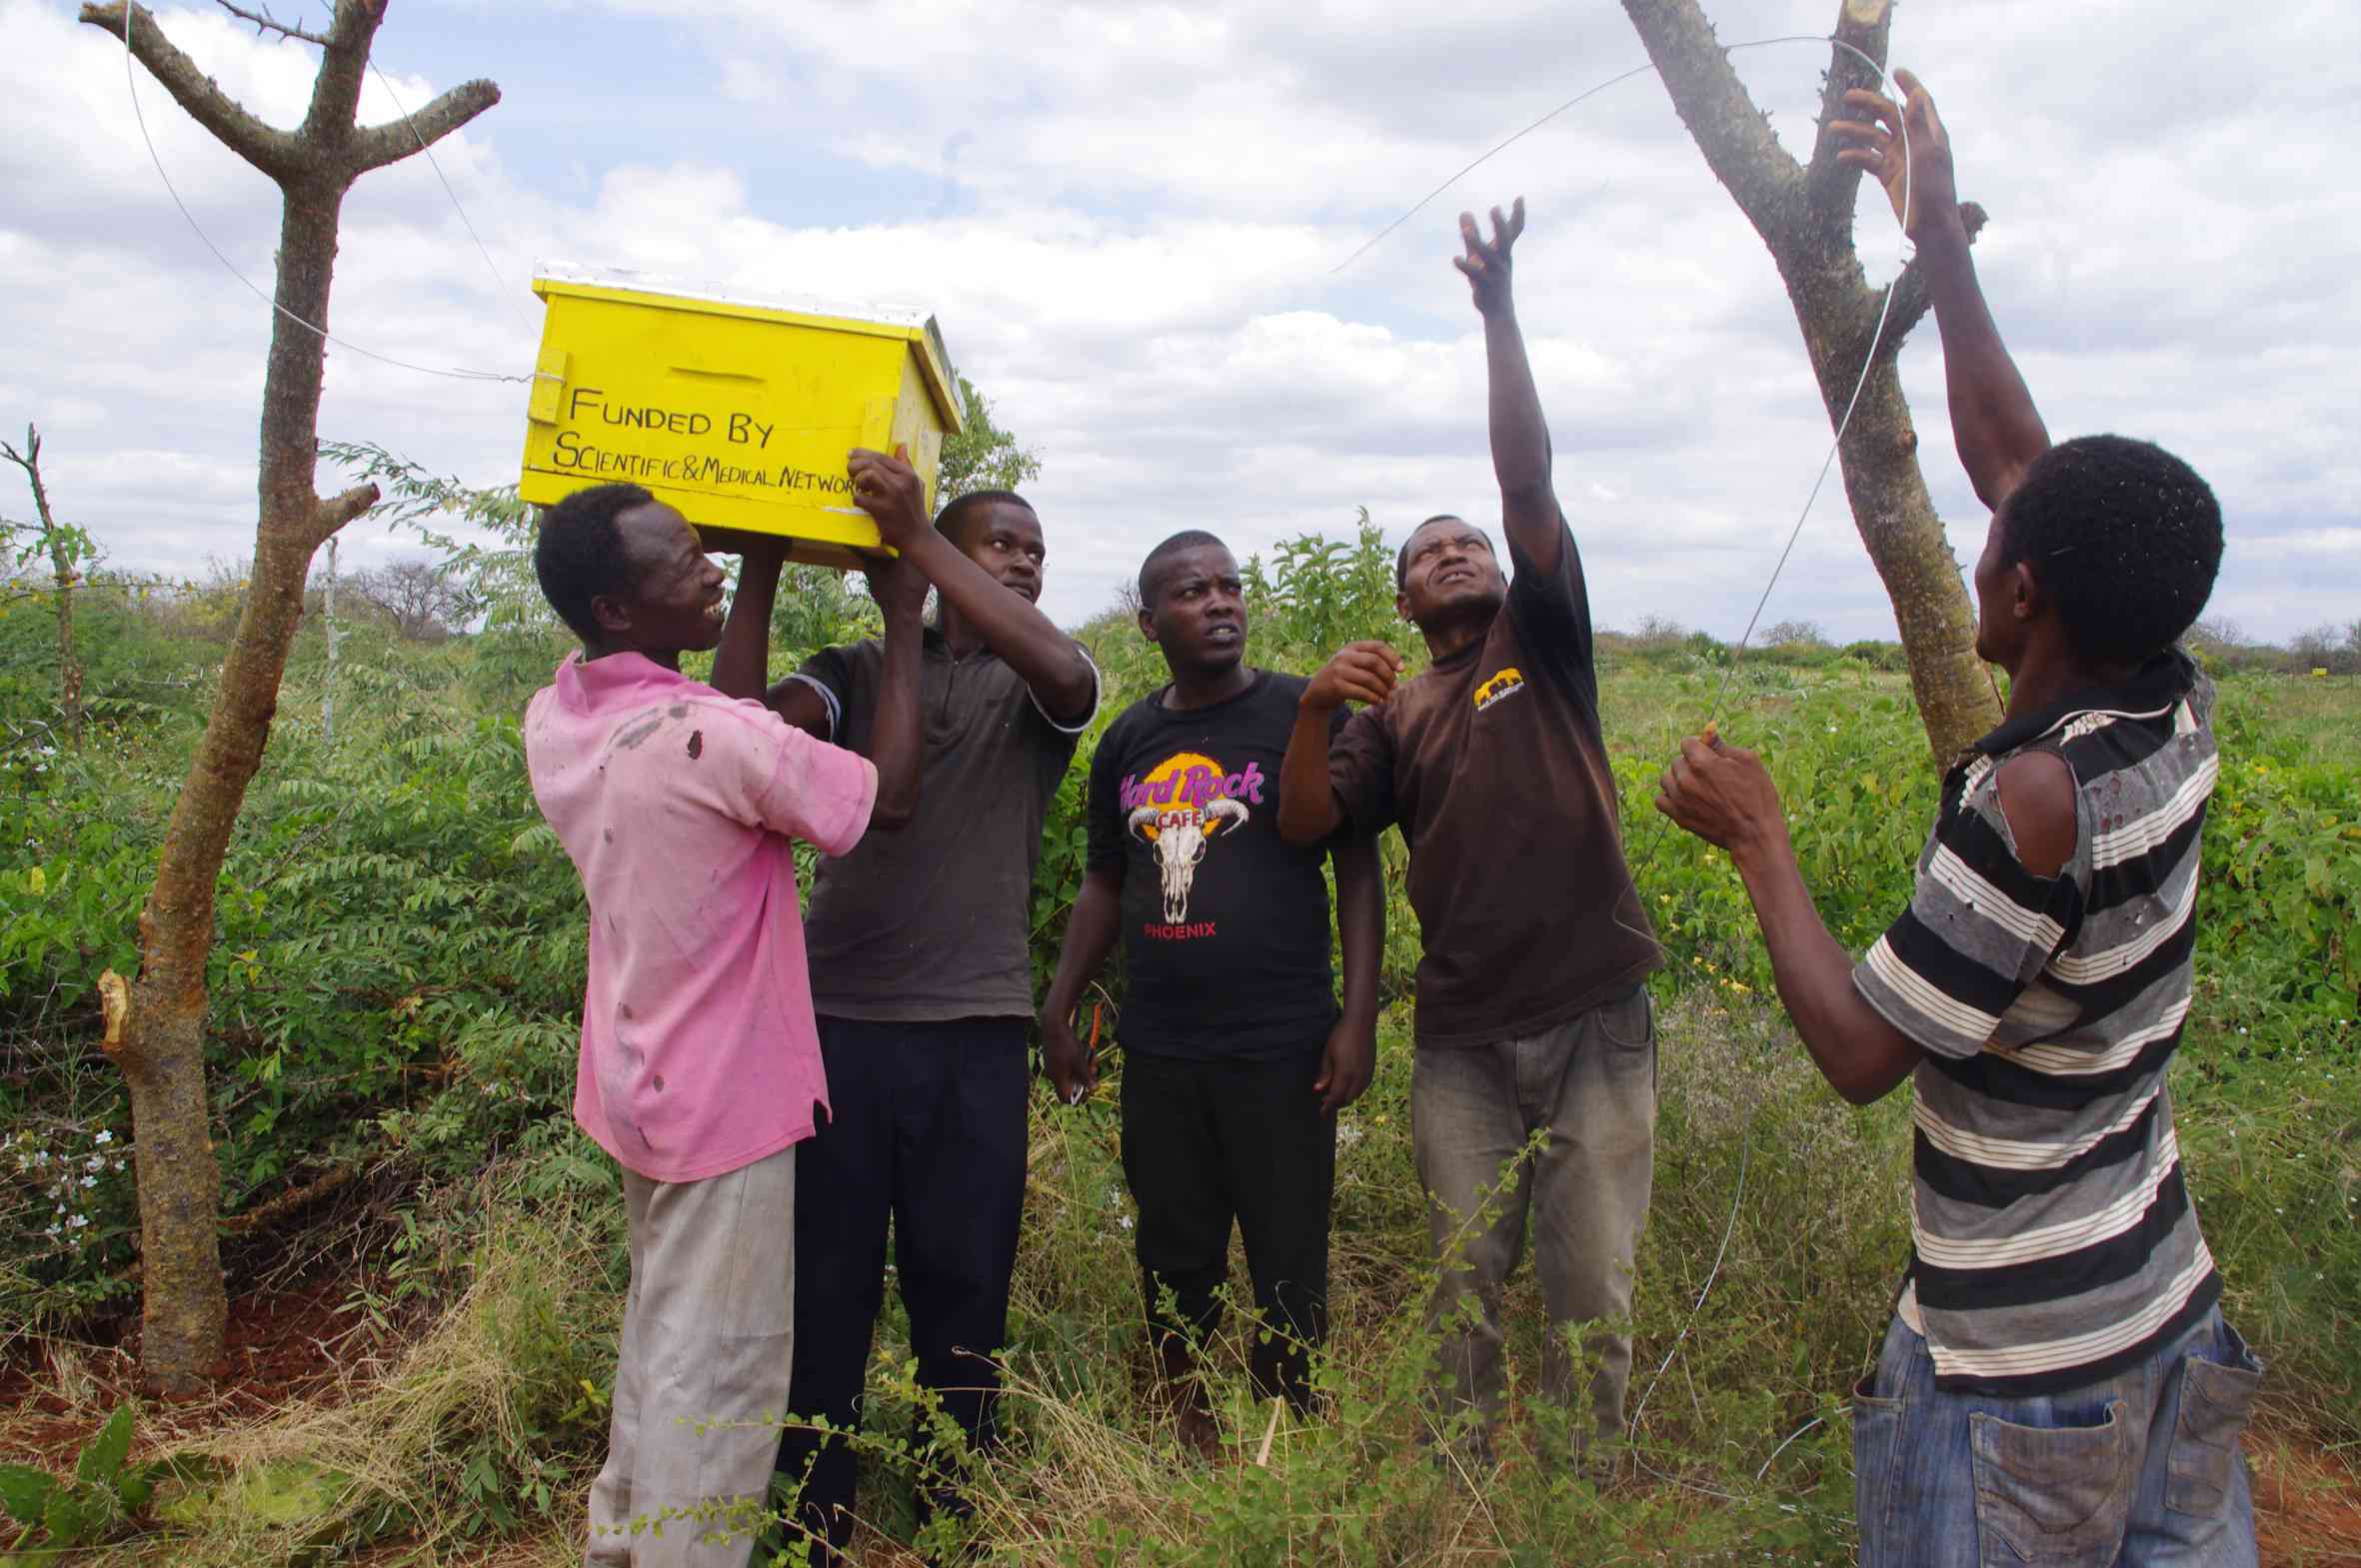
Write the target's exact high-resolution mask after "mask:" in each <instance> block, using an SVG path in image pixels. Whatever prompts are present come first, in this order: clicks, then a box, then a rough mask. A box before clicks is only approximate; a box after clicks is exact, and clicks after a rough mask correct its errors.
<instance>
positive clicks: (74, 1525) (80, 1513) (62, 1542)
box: [41, 1485, 106, 1546]
mask: <svg viewBox="0 0 2361 1568" xmlns="http://www.w3.org/2000/svg"><path fill="white" fill-rule="evenodd" d="M105 1522H106V1511H105V1510H104V1509H103V1508H102V1507H101V1506H100V1505H99V1501H98V1498H97V1495H96V1494H94V1493H91V1492H86V1491H84V1490H83V1489H82V1488H81V1487H79V1486H64V1485H60V1486H57V1487H53V1488H52V1489H51V1490H50V1493H49V1505H48V1506H47V1507H46V1508H44V1509H43V1510H42V1511H41V1528H42V1529H43V1530H45V1531H47V1532H48V1534H49V1540H50V1544H52V1545H55V1546H81V1545H83V1544H84V1543H86V1542H88V1541H89V1540H90V1539H91V1538H92V1537H94V1536H96V1535H97V1534H98V1532H99V1527H100V1526H101V1525H103V1524H104V1523H105Z"/></svg>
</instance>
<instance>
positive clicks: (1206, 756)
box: [1042, 532, 1385, 1451]
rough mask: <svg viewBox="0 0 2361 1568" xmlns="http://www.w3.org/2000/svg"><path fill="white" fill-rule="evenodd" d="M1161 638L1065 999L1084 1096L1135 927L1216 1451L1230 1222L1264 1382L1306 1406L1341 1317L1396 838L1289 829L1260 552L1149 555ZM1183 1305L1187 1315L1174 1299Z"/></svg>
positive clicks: (1171, 1215)
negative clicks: (1348, 1147)
mask: <svg viewBox="0 0 2361 1568" xmlns="http://www.w3.org/2000/svg"><path fill="white" fill-rule="evenodd" d="M1140 603H1141V610H1140V631H1141V634H1142V635H1143V636H1144V637H1146V638H1147V639H1148V640H1149V641H1150V642H1153V643H1155V644H1156V645H1157V647H1158V648H1159V649H1160V650H1161V651H1162V652H1163V654H1164V657H1165V663H1166V665H1167V666H1168V667H1169V668H1170V669H1171V670H1172V673H1173V684H1172V685H1171V686H1168V687H1166V688H1165V689H1164V690H1163V691H1161V692H1158V693H1156V694H1154V695H1153V696H1150V697H1145V698H1142V699H1141V700H1140V701H1139V702H1137V703H1135V704H1133V705H1132V706H1131V707H1130V708H1129V709H1127V710H1125V711H1124V713H1123V715H1122V716H1121V717H1120V718H1118V719H1117V720H1116V722H1115V723H1114V724H1112V725H1110V726H1109V727H1108V730H1107V734H1106V736H1105V737H1104V738H1103V739H1102V740H1101V741H1100V743H1099V750H1098V753H1097V755H1096V756H1095V757H1094V758H1093V759H1092V762H1091V780H1090V805H1089V820H1090V853H1089V867H1088V871H1087V874H1086V875H1085V878H1084V881H1083V890H1082V893H1081V895H1080V896H1079V897H1077V898H1076V900H1075V905H1074V913H1073V917H1072V919H1071V920H1070V921H1069V923H1068V925H1067V931H1066V946H1065V950H1064V951H1063V952H1062V953H1061V954H1060V955H1059V960H1058V974H1057V977H1056V979H1055V980H1054V981H1052V983H1051V986H1050V993H1049V996H1048V998H1047V1000H1046V1001H1045V1002H1044V1003H1043V1006H1042V1031H1043V1038H1044V1055H1045V1058H1046V1060H1047V1063H1048V1066H1049V1070H1050V1076H1051V1078H1052V1080H1053V1081H1054V1082H1055V1083H1056V1084H1057V1087H1058V1092H1059V1093H1060V1095H1061V1096H1063V1097H1065V1098H1067V1099H1069V1100H1074V1099H1079V1098H1080V1097H1081V1096H1082V1095H1083V1094H1084V1093H1086V1092H1088V1091H1089V1089H1090V1088H1091V1087H1092V1086H1093V1085H1095V1084H1096V1082H1097V1080H1098V1063H1097V1061H1096V1059H1095V1058H1094V1056H1093V1054H1092V1053H1091V1051H1090V1050H1089V1049H1087V1048H1086V1047H1085V1045H1084V1044H1083V1042H1082V1041H1081V1040H1080V1039H1078V1038H1077V1036H1076V1033H1075V1029H1074V1023H1073V1014H1074V1011H1075V1005H1076V1003H1077V1002H1078V1001H1079V1000H1080V999H1081V996H1082V992H1083V989H1084V987H1085V986H1087V985H1088V984H1089V983H1090V981H1091V978H1092V976H1093V975H1094V974H1096V973H1097V972H1098V970H1099V968H1100V965H1102V964H1103V963H1105V962H1106V960H1107V957H1108V954H1109V953H1110V951H1112V950H1113V948H1114V946H1115V943H1116V939H1117V937H1118V936H1119V935H1120V936H1121V937H1122V938H1123V941H1124V946H1125V953H1126V957H1127V959H1128V965H1129V971H1130V977H1131V990H1130V994H1129V996H1128V998H1127V999H1126V1001H1125V1004H1124V1009H1123V1018H1122V1023H1121V1026H1120V1030H1119V1037H1120V1039H1121V1042H1122V1044H1123V1047H1124V1073H1123V1152H1124V1174H1125V1176H1126V1177H1127V1179H1129V1181H1130V1182H1131V1186H1132V1196H1133V1198H1134V1200H1135V1201H1136V1202H1137V1203H1138V1205H1139V1208H1140V1228H1139V1254H1140V1267H1141V1275H1142V1288H1143V1290H1144V1291H1145V1293H1146V1296H1147V1305H1148V1320H1149V1332H1150V1335H1151V1337H1152V1339H1153V1340H1154V1341H1155V1343H1156V1346H1157V1351H1158V1355H1159V1358H1160V1361H1161V1364H1162V1370H1163V1372H1164V1375H1165V1377H1166V1379H1167V1380H1168V1382H1169V1383H1170V1384H1171V1385H1172V1387H1173V1389H1174V1391H1175V1394H1176V1396H1177V1401H1178V1404H1179V1426H1180V1434H1181V1438H1182V1440H1183V1441H1184V1442H1186V1443H1188V1444H1190V1445H1191V1446H1193V1447H1196V1448H1198V1449H1200V1450H1208V1451H1209V1450H1210V1449H1211V1447H1212V1446H1213V1444H1214V1442H1215V1435H1214V1430H1213V1424H1212V1418H1211V1415H1210V1410H1209V1406H1208V1403H1207V1401H1206V1399H1205V1397H1204V1393H1203V1390H1202V1388H1201V1387H1200V1386H1199V1385H1198V1384H1197V1383H1196V1381H1195V1379H1194V1377H1193V1375H1192V1373H1193V1370H1194V1365H1195V1361H1194V1347H1195V1346H1196V1345H1198V1344H1200V1343H1201V1342H1202V1341H1203V1339H1204V1338H1205V1336H1206V1335H1208V1334H1209V1333H1211V1332H1212V1331H1213V1329H1214V1327H1215V1326H1216V1325H1217V1324H1218V1322H1219V1320H1220V1303H1219V1302H1218V1300H1217V1299H1216V1298H1215V1294H1214V1293H1215V1292H1216V1291H1217V1290H1218V1289H1219V1288H1220V1286H1221V1283H1222V1281H1223V1279H1224V1278H1225V1277H1226V1275H1227V1272H1228V1265H1227V1258H1228V1252H1229V1228H1230V1222H1231V1220H1232V1219H1233V1218H1234V1219H1235V1220H1236V1222H1237V1225H1238V1227H1239V1229H1240V1230H1241V1231H1242V1232H1243V1234H1244V1238H1245V1247H1246V1265H1247V1268H1248V1270H1249V1271H1250V1272H1251V1274H1252V1276H1253V1285H1254V1304H1255V1308H1256V1311H1257V1312H1258V1314H1259V1315H1260V1317H1261V1319H1262V1326H1264V1327H1267V1328H1268V1329H1270V1330H1272V1332H1271V1333H1270V1334H1269V1335H1268V1337H1267V1339H1265V1338H1264V1336H1262V1335H1260V1334H1257V1335H1256V1336H1255V1339H1256V1342H1255V1344H1254V1347H1253V1352H1252V1355H1251V1358H1250V1369H1251V1371H1252V1374H1253V1378H1254V1383H1255V1386H1256V1388H1257V1389H1258V1390H1259V1391H1260V1392H1261V1393H1262V1394H1263V1395H1264V1396H1266V1397H1267V1396H1271V1395H1280V1394H1283V1395H1284V1396H1286V1398H1287V1399H1288V1400H1289V1401H1290V1402H1291V1403H1293V1404H1294V1405H1295V1406H1296V1407H1297V1408H1298V1409H1300V1408H1302V1407H1303V1406H1304V1405H1305V1404H1306V1403H1307V1402H1308V1398H1309V1392H1310V1390H1309V1386H1308V1382H1307V1378H1306V1352H1307V1351H1308V1349H1309V1347H1311V1346H1312V1345H1316V1344H1317V1343H1319V1342H1320V1340H1321V1338H1322V1337H1323V1335H1324V1334H1325V1332H1326V1327H1327V1278H1328V1202H1329V1197H1330V1195H1331V1192H1332V1190H1333V1188H1334V1185H1335V1162H1336V1122H1335V1114H1334V1113H1335V1112H1336V1111H1337V1110H1338V1109H1340V1108H1341V1107H1343V1106H1345V1105H1348V1104H1350V1103H1351V1102H1352V1101H1353V1100H1354V1099H1355V1098H1356V1097H1357V1096H1358V1095H1359V1094H1360V1092H1361V1090H1362V1089H1364V1088H1366V1087H1367V1086H1368V1082H1369V1074H1370V1071H1371V1069H1372V1065H1373V1060H1374V1055H1375V1026H1376V982H1377V955H1378V950H1379V948H1381V947H1382V946H1383V944H1384V929H1385V912H1384V899H1383V897H1382V894H1381V891H1380V889H1379V885H1378V880H1377V865H1376V853H1375V849H1374V847H1373V844H1372V842H1371V841H1370V840H1368V839H1365V838H1352V837H1347V836H1341V835H1339V836H1338V837H1337V838H1335V839H1334V840H1331V841H1323V842H1321V843H1317V844H1313V845H1310V846H1308V847H1304V848H1297V847H1294V846H1292V845H1289V844H1288V843H1286V842H1285V841H1284V840H1283V839H1281V838H1280V837H1279V835H1278V770H1279V763H1280V760H1281V759H1282V758H1283V757H1284V756H1285V755H1286V747H1287V736H1288V734H1289V732H1290V731H1291V730H1292V729H1293V727H1294V724H1295V715H1296V710H1297V707H1298V704H1299V702H1300V699H1301V697H1302V692H1303V685H1304V683H1303V682H1302V680H1301V679H1299V678H1297V677H1294V676H1284V675H1275V674H1272V673H1271V672H1269V671H1263V670H1255V669H1252V668H1251V667H1249V666H1248V665H1247V664H1246V663H1245V648H1246V617H1245V605H1244V601H1243V599H1242V597H1241V593H1240V587H1239V582H1238V570H1237V563H1236V561H1235V560H1233V559H1232V558H1231V556H1230V554H1229V552H1228V550H1227V549H1225V548H1224V547H1223V546H1222V544H1221V542H1220V541H1219V540H1217V539H1215V538H1214V537H1213V536H1212V535H1210V534H1205V533H1198V532H1189V533H1184V534H1178V535H1175V536H1174V537H1173V538H1171V539H1169V540H1167V541H1165V543H1163V544H1162V545H1159V546H1158V547H1157V548H1156V549H1155V550H1154V551H1153V552H1151V553H1150V555H1149V557H1148V560H1147V562H1146V563H1145V564H1144V565H1143V566H1142V567H1141V569H1140ZM1331 857H1332V858H1333V861H1334V864H1335V870H1336V902H1337V925H1338V929H1339V931H1340V933H1341V937H1342V946H1343V955H1344V1006H1343V1009H1342V1011H1341V1012H1339V1011H1338V1008H1337V1005H1336V996H1335V990H1334V983H1333V979H1332V976H1331V974H1330V971H1329V965H1328V891H1327V882H1326V880H1325V878H1324V877H1323V876H1322V875H1321V865H1322V862H1323V861H1324V860H1327V859H1329V858H1331ZM1168 1293H1169V1296H1170V1300H1171V1303H1172V1307H1173V1308H1174V1309H1173V1310H1167V1309H1166V1305H1165V1303H1166V1301H1167V1297H1168Z"/></svg>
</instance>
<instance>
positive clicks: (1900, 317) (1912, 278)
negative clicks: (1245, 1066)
mask: <svg viewBox="0 0 2361 1568" xmlns="http://www.w3.org/2000/svg"><path fill="white" fill-rule="evenodd" d="M1959 221H1960V223H1961V224H1962V225H1963V226H1964V227H1965V228H1966V230H1967V243H1968V244H1970V245H1973V244H1975V242H1976V236H1977V235H1979V234H1981V233H1983V231H1984V221H1985V213H1984V209H1983V208H1982V207H1980V206H1978V205H1976V204H1975V203H1974V202H1961V203H1960V204H1959ZM1893 288H1894V291H1895V292H1894V308H1893V310H1892V311H1891V312H1890V313H1889V314H1888V315H1887V316H1886V319H1885V336H1884V337H1882V338H1880V339H1879V340H1878V342H1877V352H1878V353H1879V354H1880V355H1893V354H1898V353H1900V352H1901V348H1902V340H1903V339H1904V338H1906V337H1908V336H1909V335H1910V329H1911V328H1913V327H1915V326H1917V325H1918V324H1919V322H1921V321H1923V320H1924V319H1925V318H1926V313H1927V311H1928V310H1929V309H1930V308H1932V306H1933V304H1934V297H1933V296H1932V295H1930V294H1928V293H1927V292H1926V275H1925V274H1924V273H1922V272H1920V271H1919V270H1918V258H1917V257H1915V256H1913V257H1911V258H1910V260H1909V261H1908V262H1906V263H1905V264H1904V265H1903V267H1902V270H1901V273H1900V274H1899V275H1898V276H1896V277H1895V279H1894V281H1893Z"/></svg>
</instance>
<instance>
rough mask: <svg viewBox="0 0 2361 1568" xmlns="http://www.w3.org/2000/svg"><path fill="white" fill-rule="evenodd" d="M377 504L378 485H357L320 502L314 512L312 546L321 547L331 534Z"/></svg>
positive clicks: (313, 547) (315, 548)
mask: <svg viewBox="0 0 2361 1568" xmlns="http://www.w3.org/2000/svg"><path fill="white" fill-rule="evenodd" d="M376 505H377V487H376V486H375V485H355V486H354V487H353V488H352V489H350V490H348V491H345V492H343V493H342V494H341V495H335V496H330V497H329V498H328V499H327V500H325V501H323V502H321V503H320V507H319V510H318V511H317V512H315V513H314V514H313V518H312V529H313V533H314V536H315V537H314V538H313V540H312V545H311V548H312V549H314V550H317V549H319V548H320V547H321V546H322V545H325V544H326V543H328V536H329V535H331V534H334V533H335V532H336V531H337V530H338V529H340V528H342V527H344V526H345V525H346V524H347V523H350V522H351V521H352V520H353V519H355V518H357V517H359V516H360V515H361V514H362V513H364V512H366V511H368V510H369V509H370V508H371V507H374V506H376Z"/></svg>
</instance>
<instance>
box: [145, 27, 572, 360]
mask: <svg viewBox="0 0 2361 1568" xmlns="http://www.w3.org/2000/svg"><path fill="white" fill-rule="evenodd" d="M133 14H134V8H133V7H131V6H128V5H127V6H125V7H124V8H123V83H124V87H125V88H126V90H127V91H128V92H129V93H130V95H131V117H132V119H133V120H135V121H137V122H138V124H139V139H140V140H141V141H142V142H144V143H146V144H147V149H148V161H149V162H150V163H152V164H154V165H155V166H156V178H158V179H159V180H162V181H163V182H164V190H165V193H166V194H167V195H169V196H170V197H171V198H172V205H173V206H175V207H177V208H179V209H180V215H181V218H182V220H183V221H185V222H186V223H187V224H188V226H189V232H190V233H192V234H194V235H196V237H197V238H198V240H199V241H200V242H202V243H203V244H204V246H205V248H206V249H207V250H209V251H211V252H212V253H213V259H214V260H215V261H217V262H220V263H221V264H222V266H223V267H224V268H225V269H227V270H228V272H229V275H230V276H231V277H233V278H235V279H237V280H238V281H239V282H240V283H242V284H244V285H246V289H247V292H248V293H250V294H252V295H253V296H254V297H255V298H256V299H258V300H261V301H262V302H263V303H264V304H266V305H268V306H269V307H270V308H271V309H272V310H274V311H277V312H278V313H279V314H280V315H282V316H284V317H286V318H287V319H288V320H289V321H291V322H293V323H295V325H297V326H298V327H301V328H302V329H303V330H304V331H306V332H308V333H311V334H312V335H313V336H314V337H317V338H318V339H320V340H321V341H322V342H323V343H329V344H333V345H334V346H336V347H337V348H340V349H342V350H344V351H345V352H346V353H348V354H358V355H359V356H361V358H363V359H365V360H375V361H377V362H378V363H379V364H381V365H391V366H393V367H394V368H396V369H397V370H407V371H416V372H417V373H418V374H420V375H422V376H442V377H446V378H448V379H450V380H453V381H508V382H516V383H518V384H520V385H523V386H531V385H532V384H533V383H534V382H535V381H536V380H539V379H540V378H541V377H542V375H543V373H542V372H540V371H536V372H534V373H533V374H532V375H530V376H506V375H503V374H501V373H500V372H499V371H490V370H466V369H462V368H459V367H457V366H454V367H451V368H448V369H441V370H438V369H437V368H436V367H434V366H432V365H418V364H414V363H412V362H411V361H409V360H401V359H396V358H394V356H392V355H391V354H380V353H378V352H377V351H376V350H374V349H365V348H362V347H361V346H360V345H359V344H357V343H347V342H346V341H345V340H344V339H342V338H339V337H337V336H336V335H335V334H334V333H332V332H330V331H328V329H327V328H325V327H321V326H317V325H315V324H314V323H312V322H308V321H306V320H304V319H303V318H302V317H301V316H298V315H297V314H296V313H295V312H293V311H291V310H289V309H288V308H287V307H286V306H284V305H282V304H280V303H279V302H278V300H277V299H276V298H274V297H273V296H271V295H269V294H266V293H265V292H263V290H262V288H261V286H260V285H258V284H256V283H255V282H254V280H253V279H251V278H249V277H247V276H246V274H244V273H243V272H240V271H239V270H238V264H237V263H236V262H233V261H231V260H230V259H229V257H228V256H226V255H224V254H222V248H221V247H220V246H218V245H216V244H214V243H213V238H212V236H211V235H208V234H207V233H206V232H205V228H204V226H203V225H202V224H200V223H198V222H197V217H196V214H194V213H192V212H190V211H189V204H188V203H187V202H184V201H182V200H181V198H180V190H179V188H178V187H177V186H175V185H174V184H173V183H172V176H171V175H169V174H167V173H166V172H165V170H164V160H163V158H162V157H161V156H160V155H159V154H158V153H157V151H156V140H155V138H154V137H152V136H150V135H149V134H148V117H147V115H146V113H145V112H144V111H142V110H141V108H140V106H139V73H138V72H137V71H136V70H134V69H133V56H132V52H131V19H132V16H133ZM405 118H407V117H405ZM411 130H412V131H413V132H414V133H415V132H416V130H417V127H416V126H415V125H414V126H412V127H411ZM454 199H455V200H456V198H454ZM462 217H463V218H464V217H465V214H462ZM471 232H472V231H471ZM487 260H489V258H487Z"/></svg>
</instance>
